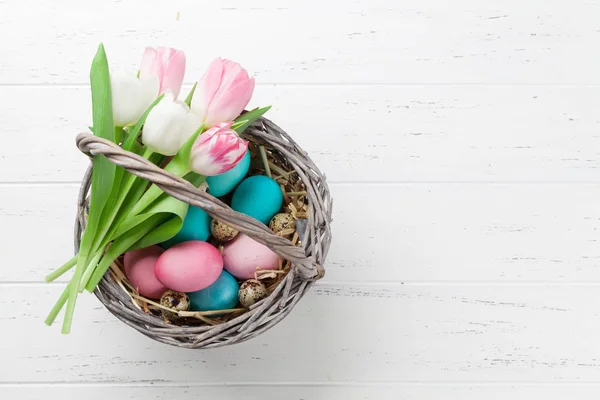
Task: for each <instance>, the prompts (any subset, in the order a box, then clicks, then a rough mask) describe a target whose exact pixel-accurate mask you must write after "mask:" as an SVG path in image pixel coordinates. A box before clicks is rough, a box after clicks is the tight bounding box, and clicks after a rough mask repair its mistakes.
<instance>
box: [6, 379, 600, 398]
mask: <svg viewBox="0 0 600 400" xmlns="http://www.w3.org/2000/svg"><path fill="white" fill-rule="evenodd" d="M160 385H161V384H160V383H157V384H149V385H148V386H141V387H140V386H136V387H128V386H116V387H115V386H112V387H111V386H109V385H100V386H98V385H94V384H92V385H84V386H78V385H75V386H72V385H64V386H63V385H58V386H44V385H39V386H38V385H36V386H35V387H28V386H24V387H23V386H21V387H15V386H11V387H6V386H2V385H0V394H2V395H5V396H6V398H12V399H19V400H40V399H43V398H51V399H61V398H85V399H86V400H105V399H108V398H115V399H118V400H139V399H146V398H149V399H153V400H196V399H197V400H201V399H202V400H204V399H207V398H209V399H220V398H223V399H243V400H247V399H260V400H281V399H286V400H306V399H310V400H331V399H344V400H422V399H441V398H443V399H448V400H481V399H486V400H501V399H512V400H530V399H532V398H542V397H543V398H544V399H545V400H564V399H566V398H576V399H578V400H596V399H597V398H598V397H597V393H598V392H599V391H600V387H599V386H597V385H586V386H577V385H573V384H567V385H563V384H559V385H547V384H546V385H545V384H538V385H515V384H512V385H511V384H492V385H489V384H488V385H481V384H477V383H467V384H462V385H458V384H457V385H451V384H441V385H420V384H374V385H367V384H350V383H344V384H332V385H327V384H324V385H318V384H316V385H315V384H309V385H307V384H304V385H295V384H287V385H272V386H256V385H249V386H244V385H235V386H231V385H230V384H221V385H214V386H205V385H202V386H185V384H175V385H169V386H160ZM69 396H72V397H69Z"/></svg>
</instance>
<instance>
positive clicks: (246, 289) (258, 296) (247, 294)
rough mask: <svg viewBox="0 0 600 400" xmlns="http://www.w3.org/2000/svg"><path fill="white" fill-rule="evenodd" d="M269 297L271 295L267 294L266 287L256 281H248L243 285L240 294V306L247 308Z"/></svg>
mask: <svg viewBox="0 0 600 400" xmlns="http://www.w3.org/2000/svg"><path fill="white" fill-rule="evenodd" d="M268 295H269V293H268V292H267V288H266V287H265V285H264V284H263V283H262V282H261V281H259V280H256V279H248V280H247V281H246V282H244V283H242V285H241V286H240V290H239V292H238V297H239V298H240V304H241V305H242V306H244V307H246V308H248V307H250V306H251V305H252V304H254V303H256V302H258V301H260V300H262V299H264V298H265V297H267V296H268Z"/></svg>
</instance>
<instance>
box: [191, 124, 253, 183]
mask: <svg viewBox="0 0 600 400" xmlns="http://www.w3.org/2000/svg"><path fill="white" fill-rule="evenodd" d="M230 127H231V123H225V124H219V125H218V126H215V127H213V128H210V129H209V130H207V131H206V132H204V133H203V134H202V135H200V136H199V137H198V139H197V140H196V142H195V143H194V145H193V146H192V150H191V153H190V164H191V168H192V170H193V171H195V172H197V173H199V174H202V175H205V176H214V175H218V174H222V173H224V172H227V171H229V170H230V169H231V168H233V167H234V166H235V165H236V164H237V163H238V162H239V161H240V160H241V158H242V157H243V156H244V154H245V153H246V151H247V149H248V142H247V141H245V140H243V139H240V138H239V137H238V136H237V134H236V133H235V132H234V131H232V130H231V129H229V128H230Z"/></svg>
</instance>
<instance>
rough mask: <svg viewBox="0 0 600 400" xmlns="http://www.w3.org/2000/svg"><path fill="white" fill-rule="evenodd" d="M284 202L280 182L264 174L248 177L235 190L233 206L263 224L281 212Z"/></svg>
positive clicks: (232, 200)
mask: <svg viewBox="0 0 600 400" xmlns="http://www.w3.org/2000/svg"><path fill="white" fill-rule="evenodd" d="M282 204H283V194H282V193H281V189H280V188H279V184H278V183H277V182H275V181H274V180H273V179H271V178H269V177H268V176H264V175H255V176H251V177H249V178H246V179H244V180H243V181H242V183H240V185H239V186H238V187H237V189H235V192H233V198H232V199H231V208H232V209H234V210H235V211H238V212H241V213H242V214H246V215H249V216H251V217H253V218H255V219H257V220H259V221H260V222H262V223H263V224H265V225H266V224H268V223H269V221H270V220H271V218H273V216H274V215H275V214H277V213H278V212H279V210H280V209H281V205H282Z"/></svg>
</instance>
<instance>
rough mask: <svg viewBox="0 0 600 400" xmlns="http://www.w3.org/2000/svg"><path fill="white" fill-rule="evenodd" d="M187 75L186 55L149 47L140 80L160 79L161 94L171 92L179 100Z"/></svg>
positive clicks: (167, 48)
mask: <svg viewBox="0 0 600 400" xmlns="http://www.w3.org/2000/svg"><path fill="white" fill-rule="evenodd" d="M184 74H185V54H184V53H183V51H181V50H177V49H173V48H170V47H158V48H156V49H154V48H152V47H147V48H146V50H145V51H144V55H143V57H142V64H141V66H140V78H142V79H143V78H146V77H151V76H156V77H158V80H159V82H160V87H159V94H160V93H165V92H168V91H170V92H171V93H173V96H174V97H175V98H177V96H179V91H180V90H181V83H182V82H183V75H184Z"/></svg>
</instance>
